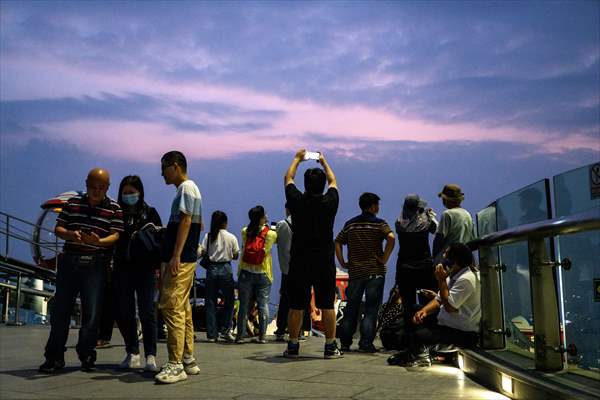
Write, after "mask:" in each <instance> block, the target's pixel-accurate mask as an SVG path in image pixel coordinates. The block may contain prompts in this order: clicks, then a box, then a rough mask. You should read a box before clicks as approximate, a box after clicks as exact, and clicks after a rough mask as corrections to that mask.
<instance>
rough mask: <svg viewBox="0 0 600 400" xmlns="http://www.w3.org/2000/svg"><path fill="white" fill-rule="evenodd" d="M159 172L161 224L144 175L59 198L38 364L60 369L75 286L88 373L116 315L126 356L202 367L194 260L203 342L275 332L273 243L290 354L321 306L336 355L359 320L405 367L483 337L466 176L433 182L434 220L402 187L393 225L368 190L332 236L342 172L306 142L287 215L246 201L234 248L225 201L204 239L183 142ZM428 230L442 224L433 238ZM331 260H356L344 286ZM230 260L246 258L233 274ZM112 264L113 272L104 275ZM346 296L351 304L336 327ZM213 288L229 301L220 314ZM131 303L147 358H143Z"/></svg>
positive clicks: (179, 370) (158, 376) (281, 322)
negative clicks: (387, 286) (439, 206)
mask: <svg viewBox="0 0 600 400" xmlns="http://www.w3.org/2000/svg"><path fill="white" fill-rule="evenodd" d="M309 159H312V160H316V161H317V162H318V164H319V165H320V167H317V168H308V169H307V170H306V171H305V173H304V191H303V192H302V191H301V190H300V189H299V188H298V187H297V185H296V183H295V177H296V173H297V170H298V166H299V165H300V163H302V162H304V161H306V160H309ZM161 175H162V177H163V178H164V181H165V184H166V185H173V186H174V187H175V190H176V191H175V195H174V197H173V201H172V203H171V212H170V215H169V218H168V222H167V225H166V227H163V226H162V220H161V218H160V216H159V214H158V212H157V211H156V209H155V208H153V207H151V206H150V205H149V204H148V203H147V202H146V198H145V197H144V186H143V183H142V180H141V179H140V178H139V177H138V176H136V175H129V176H126V177H124V178H123V179H122V180H121V182H120V185H119V191H118V195H117V201H114V200H112V199H110V198H109V197H108V196H107V192H108V189H109V186H110V182H111V180H110V174H109V172H108V171H107V170H106V169H103V168H94V169H92V170H91V171H89V173H88V175H87V179H86V181H85V185H86V192H85V193H82V194H78V195H76V196H74V197H72V198H70V199H69V200H68V201H67V202H66V204H65V205H64V206H63V208H62V211H61V212H60V214H59V216H58V218H57V223H56V227H55V233H56V235H57V236H58V237H59V238H61V239H63V240H64V247H63V252H62V254H61V256H60V260H59V265H58V269H57V279H56V293H55V296H54V307H53V308H52V311H51V329H50V334H49V337H48V341H47V343H46V346H45V352H44V357H45V361H44V363H43V364H42V365H41V366H40V367H39V371H40V372H42V373H54V372H57V371H59V370H60V369H62V368H64V366H65V361H64V353H65V351H66V347H65V346H66V343H67V338H68V332H69V326H70V322H71V314H72V312H73V309H74V306H75V303H76V298H77V297H79V298H80V301H81V315H82V321H81V328H80V329H79V339H78V342H77V345H76V348H75V349H76V352H77V354H78V356H79V360H80V361H81V369H82V370H83V371H92V370H94V369H95V363H96V358H97V353H96V348H97V347H101V346H102V345H105V344H106V343H107V340H110V334H111V333H112V326H113V324H114V322H116V323H117V327H118V329H119V331H120V332H121V334H122V336H123V339H124V341H125V353H126V355H125V359H124V360H123V362H122V363H121V364H120V368H123V369H138V368H142V367H143V368H144V370H146V371H148V372H152V373H155V375H154V379H155V380H156V382H157V383H175V382H179V381H183V380H186V379H187V378H188V376H189V375H197V374H199V373H200V368H199V367H198V364H197V363H196V359H195V351H194V339H195V337H194V321H193V319H192V306H191V304H190V291H191V289H192V287H193V284H194V279H195V270H196V266H197V264H200V265H201V266H202V267H203V268H205V269H206V293H205V310H206V332H207V333H206V335H207V339H208V341H209V342H216V341H218V340H224V341H228V342H232V343H237V344H243V343H246V342H247V337H248V336H250V335H255V336H256V342H257V343H259V344H263V343H267V325H268V324H269V307H268V304H269V297H270V292H271V286H272V283H273V268H272V254H271V252H272V249H273V246H275V245H276V248H277V253H278V254H277V255H278V259H279V266H280V270H281V287H280V290H279V292H280V302H279V310H278V313H277V318H276V320H277V329H276V330H275V338H276V341H282V342H285V341H286V337H285V336H286V334H287V343H286V344H285V349H284V351H283V356H284V357H287V358H297V357H299V355H300V352H301V349H300V342H301V340H302V339H303V337H304V336H305V332H306V331H310V330H311V327H310V325H311V318H310V315H311V314H314V313H315V312H316V311H317V310H318V312H319V313H320V315H321V317H322V326H323V332H324V337H325V342H324V345H323V357H324V358H326V359H336V358H341V357H343V355H344V352H349V351H351V350H352V346H353V338H354V336H355V333H356V332H355V331H356V329H357V327H359V340H358V348H357V350H358V351H359V352H366V353H374V352H377V351H379V349H378V348H377V347H376V346H375V342H374V340H375V338H376V336H377V335H379V337H380V339H381V343H382V345H383V348H385V349H386V350H395V351H397V353H396V354H394V355H392V356H391V357H390V358H389V359H388V363H389V364H392V365H402V366H405V367H427V366H429V365H431V353H430V350H431V349H432V348H433V347H434V346H440V345H445V346H448V345H450V346H451V345H455V346H463V347H469V346H474V345H475V344H476V343H477V341H478V332H479V323H480V319H481V308H480V300H479V299H480V284H479V273H478V270H477V267H476V266H475V262H474V260H473V256H472V253H471V250H470V249H469V248H468V247H467V245H466V243H468V242H469V241H471V240H473V239H474V238H475V236H474V228H473V221H472V218H471V215H470V214H469V213H468V211H466V210H465V209H463V208H461V203H462V201H463V200H464V194H463V192H462V190H461V188H460V187H459V186H458V185H455V184H448V185H445V186H444V188H443V189H442V191H441V192H440V193H439V197H440V198H441V199H442V203H443V205H444V206H445V208H446V210H445V211H444V212H443V213H442V214H441V218H440V221H439V222H438V220H437V218H436V217H437V216H436V214H435V213H434V212H433V210H432V209H431V208H429V207H428V206H427V202H426V201H425V200H424V199H422V198H421V197H420V196H418V195H416V194H411V195H408V196H407V197H406V198H405V200H404V204H403V206H402V211H401V213H400V216H399V217H398V219H397V220H396V221H395V223H394V228H395V229H394V230H392V228H391V227H390V225H389V224H388V223H387V222H386V221H385V220H383V219H381V218H378V217H377V214H378V213H379V202H380V197H379V196H378V195H377V194H375V193H363V194H362V195H361V196H360V198H359V200H358V206H359V210H360V213H359V214H358V215H357V216H355V217H353V218H351V219H349V220H348V221H346V222H345V223H344V225H343V228H342V230H341V231H340V232H338V233H337V235H334V224H335V217H336V214H337V211H338V206H339V202H340V195H339V192H338V184H337V180H336V177H335V174H334V172H333V170H332V168H331V166H330V165H329V163H328V162H327V159H326V158H325V156H324V155H323V153H309V152H306V151H305V150H300V151H298V152H297V153H296V154H295V156H294V158H293V159H292V162H291V164H290V166H289V168H288V169H287V171H286V173H285V176H284V193H285V198H286V203H285V211H286V218H285V219H283V220H281V221H279V222H277V224H276V225H275V224H274V225H272V226H270V225H269V224H268V222H267V221H268V216H267V212H266V210H265V209H264V207H263V206H261V205H257V206H254V207H252V208H251V209H250V210H249V211H248V224H247V225H246V226H244V227H243V229H242V230H241V246H240V244H239V242H238V239H237V237H236V236H235V235H234V234H232V233H231V232H229V231H228V217H227V214H226V213H225V212H223V211H220V210H217V211H214V212H213V213H212V215H211V220H210V225H209V227H208V230H207V232H206V233H205V234H204V237H203V238H202V240H201V232H202V231H203V230H204V228H205V226H204V222H203V219H202V196H201V193H200V190H199V189H198V186H197V185H196V184H195V182H194V181H193V180H191V179H190V178H189V176H188V170H187V160H186V158H185V156H184V155H183V154H182V153H181V152H179V151H170V152H168V153H166V154H164V155H163V157H162V158H161ZM429 235H434V238H433V249H431V248H430V246H429ZM396 240H397V242H398V244H399V251H398V258H397V263H396V271H395V286H394V287H393V289H392V291H391V293H390V296H389V299H388V300H387V302H386V303H383V297H384V293H383V291H384V283H385V276H386V273H387V267H386V265H387V263H388V261H389V259H390V257H391V255H392V252H393V249H394V247H395V243H396ZM345 250H346V251H345ZM336 258H337V260H338V264H339V265H340V267H341V268H342V269H345V270H347V272H348V286H347V287H346V289H345V293H344V295H345V296H341V293H340V292H339V289H338V288H337V285H336V271H337V268H336V264H335V259H336ZM234 260H239V261H238V273H237V282H236V279H235V278H234V272H233V268H232V262H233V261H234ZM107 271H111V274H110V279H107ZM236 290H237V296H236ZM236 297H237V301H236ZM340 297H344V299H345V301H346V303H345V307H344V310H343V319H342V320H341V322H340V324H339V329H337V326H336V325H337V322H336V319H337V311H336V304H337V303H338V302H339V301H338V300H341V299H340ZM363 298H364V299H365V302H364V305H362V304H361V303H362V299H363ZM219 300H220V301H221V303H222V305H223V307H222V310H223V312H222V313H221V314H220V315H217V302H218V301H219ZM361 307H362V308H364V310H362V311H361ZM136 309H137V315H138V318H139V321H140V325H141V332H142V334H143V345H144V356H145V363H142V358H141V356H140V346H139V336H138V328H137V323H136ZM157 310H158V312H157ZM163 326H165V327H166V348H167V358H168V361H167V362H166V363H165V364H164V365H163V366H162V367H161V368H159V367H158V365H157V360H156V357H157V338H158V336H160V335H161V334H163ZM336 331H337V332H336ZM103 332H108V333H107V336H106V334H103ZM105 336H106V337H105ZM336 338H339V339H340V344H341V345H338V341H337V340H336Z"/></svg>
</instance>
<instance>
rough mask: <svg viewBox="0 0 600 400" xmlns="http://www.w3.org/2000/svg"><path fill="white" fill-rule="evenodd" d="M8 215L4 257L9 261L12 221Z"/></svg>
mask: <svg viewBox="0 0 600 400" xmlns="http://www.w3.org/2000/svg"><path fill="white" fill-rule="evenodd" d="M9 218H10V217H9V216H8V214H7V215H6V242H5V243H4V257H6V259H7V260H8V246H9V239H10V221H9Z"/></svg>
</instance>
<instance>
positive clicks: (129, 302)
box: [113, 265, 157, 357]
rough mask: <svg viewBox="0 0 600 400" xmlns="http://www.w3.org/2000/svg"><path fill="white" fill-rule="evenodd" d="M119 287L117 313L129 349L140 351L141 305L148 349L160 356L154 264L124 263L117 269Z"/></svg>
mask: <svg viewBox="0 0 600 400" xmlns="http://www.w3.org/2000/svg"><path fill="white" fill-rule="evenodd" d="M113 286H114V288H115V293H116V296H115V299H116V304H115V310H116V312H115V314H116V320H117V325H118V326H119V330H120V331H121V335H123V339H124V340H125V351H126V352H127V353H128V354H139V353H140V346H139V340H138V334H137V323H136V319H135V306H136V302H135V300H136V297H137V308H138V315H139V317H140V322H141V325H142V333H143V334H144V353H145V355H146V357H148V356H149V355H153V356H156V342H157V338H156V334H157V332H156V311H155V307H154V294H155V292H156V276H155V274H154V270H153V269H152V268H147V267H134V266H130V265H120V266H117V268H115V270H114V272H113Z"/></svg>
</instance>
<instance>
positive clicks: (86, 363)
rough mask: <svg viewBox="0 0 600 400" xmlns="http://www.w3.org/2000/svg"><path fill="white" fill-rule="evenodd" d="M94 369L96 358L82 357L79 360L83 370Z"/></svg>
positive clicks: (89, 370)
mask: <svg viewBox="0 0 600 400" xmlns="http://www.w3.org/2000/svg"><path fill="white" fill-rule="evenodd" d="M95 369H96V358H95V357H93V356H87V357H84V358H83V360H81V370H82V371H84V372H91V371H94V370H95Z"/></svg>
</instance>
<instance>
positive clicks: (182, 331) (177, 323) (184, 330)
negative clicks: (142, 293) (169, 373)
mask: <svg viewBox="0 0 600 400" xmlns="http://www.w3.org/2000/svg"><path fill="white" fill-rule="evenodd" d="M195 269H196V263H181V264H180V265H179V273H178V274H177V275H176V276H173V275H171V272H169V271H168V268H167V264H166V263H163V264H162V265H161V272H162V273H161V285H160V301H159V303H158V307H159V308H160V309H161V311H162V316H163V319H164V321H165V324H166V325H167V351H168V352H169V361H171V362H181V361H182V360H183V354H184V353H185V354H189V355H192V356H193V355H194V325H193V322H192V307H191V306H190V290H191V288H192V283H193V280H194V271H195Z"/></svg>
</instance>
